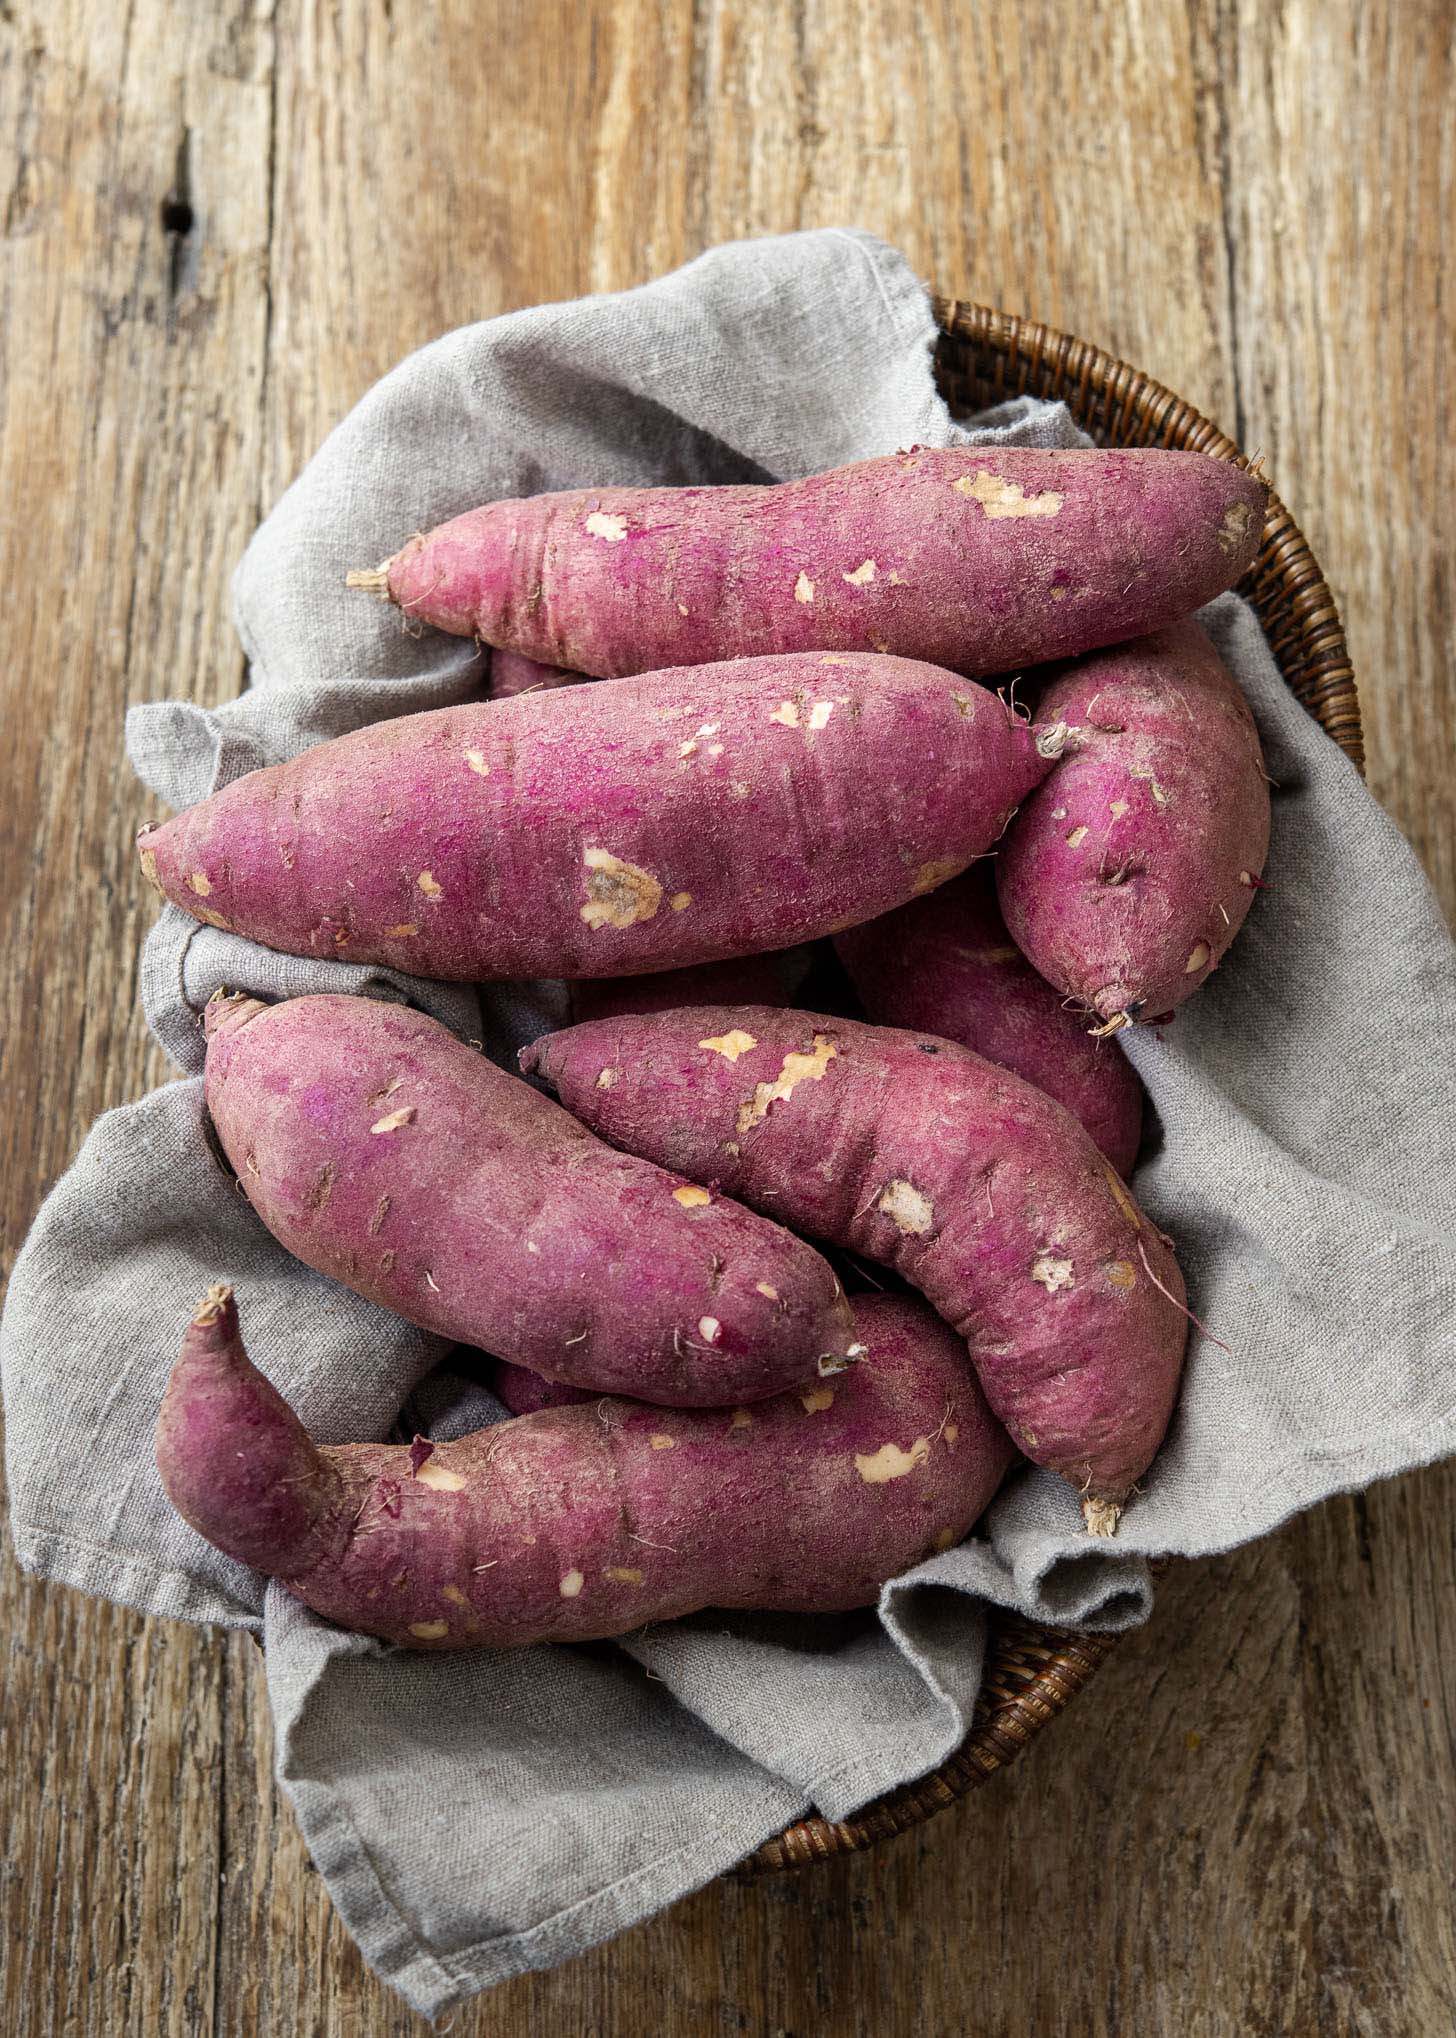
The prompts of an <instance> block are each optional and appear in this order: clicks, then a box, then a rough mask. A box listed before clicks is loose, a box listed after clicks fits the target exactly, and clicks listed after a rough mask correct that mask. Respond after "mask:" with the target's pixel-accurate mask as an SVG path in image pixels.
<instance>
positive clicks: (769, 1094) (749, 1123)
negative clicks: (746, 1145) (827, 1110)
mask: <svg viewBox="0 0 1456 2038" xmlns="http://www.w3.org/2000/svg"><path fill="white" fill-rule="evenodd" d="M838 1052H839V1050H838V1048H837V1047H836V1046H835V1045H834V1042H833V1041H832V1040H828V1039H826V1038H825V1036H824V1035H823V1034H822V1033H816V1034H815V1035H814V1046H813V1050H812V1052H811V1053H809V1054H795V1053H792V1052H791V1053H789V1054H786V1055H785V1056H784V1065H783V1067H782V1068H781V1069H780V1070H779V1072H778V1074H777V1075H776V1076H775V1077H774V1080H773V1081H772V1082H771V1083H760V1084H759V1085H758V1087H757V1088H756V1089H755V1091H754V1093H753V1095H752V1096H751V1097H750V1098H749V1099H748V1101H747V1103H746V1104H744V1105H743V1106H742V1107H741V1108H740V1110H739V1113H738V1126H737V1130H738V1134H739V1137H740V1138H741V1137H742V1135H743V1134H744V1133H745V1132H751V1131H752V1130H753V1128H754V1126H755V1125H759V1124H762V1122H763V1120H764V1119H765V1118H766V1117H767V1116H768V1113H769V1106H770V1105H772V1104H779V1103H783V1102H786V1101H787V1100H788V1099H789V1098H790V1097H792V1096H793V1094H794V1091H795V1090H796V1089H797V1088H798V1086H799V1084H800V1083H817V1082H820V1081H822V1079H823V1076H824V1071H825V1070H826V1069H827V1068H828V1066H829V1064H830V1062H832V1061H833V1059H834V1057H835V1055H836V1054H837V1053H838Z"/></svg>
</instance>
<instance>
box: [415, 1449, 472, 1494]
mask: <svg viewBox="0 0 1456 2038" xmlns="http://www.w3.org/2000/svg"><path fill="white" fill-rule="evenodd" d="M415 1484H416V1485H417V1486H428V1487H429V1488H430V1489H431V1490H432V1491H433V1492H435V1493H463V1492H464V1491H465V1481H464V1480H463V1479H462V1478H461V1476H460V1474H459V1473H458V1472H452V1471H451V1470H450V1468H449V1466H448V1465H437V1464H436V1463H435V1460H434V1459H433V1458H429V1459H427V1460H426V1462H425V1463H424V1464H423V1465H421V1467H420V1469H419V1471H418V1472H416V1474H415Z"/></svg>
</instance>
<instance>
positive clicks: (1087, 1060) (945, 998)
mask: <svg viewBox="0 0 1456 2038" xmlns="http://www.w3.org/2000/svg"><path fill="white" fill-rule="evenodd" d="M834 945H835V947H836V948H837V949H838V951H839V956H840V960H841V961H842V962H843V963H844V966H845V968H846V970H847V971H848V972H849V976H850V979H851V981H852V982H853V984H854V987H855V990H856V991H857V992H858V993H859V999H860V1003H861V1004H862V1005H863V1006H864V1008H865V1011H866V1012H867V1013H868V1015H869V1017H870V1018H871V1019H874V1020H877V1021H878V1022H879V1023H880V1024H881V1025H883V1026H908V1027H911V1028H913V1029H914V1030H915V1031H917V1032H921V1033H936V1034H939V1035H941V1037H942V1038H943V1039H946V1040H955V1041H959V1042H960V1044H961V1046H962V1047H969V1048H971V1049H973V1050H974V1052H975V1053H977V1054H979V1055H983V1056H984V1057H985V1059H986V1060H987V1061H994V1062H996V1063H997V1064H998V1065H999V1066H1000V1067H1001V1068H1004V1069H1010V1070H1011V1071H1012V1073H1013V1074H1014V1075H1018V1076H1021V1077H1022V1078H1023V1079H1024V1080H1025V1081H1026V1082H1028V1083H1034V1084H1035V1085H1036V1087H1037V1089H1039V1090H1045V1091H1046V1093H1047V1095H1048V1096H1049V1097H1055V1098H1056V1100H1057V1102H1058V1103H1059V1104H1065V1105H1066V1107H1067V1109H1068V1110H1069V1111H1070V1112H1071V1114H1072V1116H1073V1117H1074V1118H1076V1119H1078V1120H1079V1121H1080V1122H1081V1123H1082V1124H1083V1125H1084V1126H1085V1127H1086V1129H1087V1131H1088V1132H1089V1133H1090V1134H1091V1135H1092V1138H1093V1140H1094V1141H1095V1142H1096V1144H1097V1145H1098V1146H1099V1147H1100V1148H1101V1149H1102V1151H1103V1153H1105V1154H1106V1156H1107V1158H1108V1159H1109V1160H1110V1161H1111V1162H1112V1165H1113V1166H1114V1167H1115V1168H1116V1169H1117V1172H1118V1173H1119V1174H1120V1175H1128V1174H1130V1173H1131V1172H1132V1165H1133V1162H1134V1161H1135V1160H1136V1159H1137V1151H1138V1142H1139V1140H1140V1138H1141V1136H1142V1124H1143V1092H1142V1084H1141V1083H1140V1082H1139V1081H1138V1079H1137V1075H1136V1073H1135V1071H1134V1070H1133V1067H1132V1064H1131V1063H1130V1062H1129V1061H1128V1060H1127V1057H1126V1056H1125V1055H1123V1054H1122V1053H1120V1052H1119V1050H1118V1048H1117V1047H1116V1045H1115V1043H1113V1042H1112V1041H1110V1040H1097V1039H1094V1038H1093V1037H1092V1035H1091V1034H1089V1033H1088V1031H1087V1027H1086V1021H1085V1019H1083V1018H1082V1017H1081V1016H1080V1014H1079V1013H1078V1011H1077V1010H1075V1009H1074V1008H1073V1007H1071V1006H1069V1005H1068V1004H1067V1002H1066V1000H1065V999H1064V998H1063V997H1062V995H1061V993H1060V992H1059V991H1054V990H1053V989H1052V987H1051V985H1050V984H1049V983H1048V982H1047V981H1046V979H1045V978H1044V977H1042V976H1039V975H1038V974H1037V972H1036V971H1035V970H1034V969H1033V968H1032V966H1031V964H1030V963H1029V962H1028V961H1027V959H1026V957H1025V956H1024V955H1023V954H1022V953H1021V950H1020V949H1019V948H1018V947H1017V946H1016V944H1015V942H1014V941H1013V940H1012V939H1011V936H1010V935H1009V934H1008V933H1007V931H1006V923H1005V921H1004V920H1003V919H1002V918H1001V910H1000V907H999V906H998V905H997V903H996V876H995V871H994V869H993V867H992V864H991V862H990V861H989V860H987V861H984V862H981V863H978V864H976V865H974V867H973V868H972V869H970V870H968V871H965V872H964V873H963V874H962V875H961V876H960V877H958V878H952V880H951V881H950V883H949V884H947V885H942V886H940V888H939V889H938V890H937V891H934V892H932V893H931V894H930V896H929V897H928V898H924V899H914V900H912V901H911V903H910V904H909V905H908V906H901V907H900V909H899V911H898V912H894V913H886V914H885V915H884V916H883V918H881V919H879V920H870V921H868V922H867V923H866V924H865V925H864V926H863V927H854V928H851V929H850V931H849V932H848V933H846V934H840V935H838V936H836V938H835V943H834ZM683 1002H684V1003H686V1002H687V1000H686V999H684V1000H683ZM715 1002H716V1001H715ZM579 1016H581V1017H583V1018H584V1017H585V1016H586V1014H584V1013H583V1014H581V1015H579Z"/></svg>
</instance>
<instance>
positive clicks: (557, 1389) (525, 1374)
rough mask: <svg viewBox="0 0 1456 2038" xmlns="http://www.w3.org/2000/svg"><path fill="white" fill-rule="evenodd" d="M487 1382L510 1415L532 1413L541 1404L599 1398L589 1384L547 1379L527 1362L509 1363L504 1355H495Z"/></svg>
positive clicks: (562, 1405)
mask: <svg viewBox="0 0 1456 2038" xmlns="http://www.w3.org/2000/svg"><path fill="white" fill-rule="evenodd" d="M490 1386H491V1391H492V1393H493V1394H494V1395H495V1398H496V1400H497V1401H498V1402H499V1403H500V1404H501V1406H502V1408H506V1409H509V1410H510V1412H511V1414H512V1415H535V1414H537V1413H538V1411H539V1410H541V1409H543V1408H575V1407H576V1406H577V1404H578V1403H579V1402H582V1401H596V1400H597V1399H599V1396H597V1395H595V1394H593V1393H592V1391H591V1389H590V1388H589V1387H568V1386H567V1384H566V1382H565V1381H564V1380H547V1379H546V1378H544V1377H543V1375H542V1374H540V1373H533V1372H532V1371H531V1368H530V1367H529V1366H513V1365H512V1364H511V1363H510V1361H509V1360H508V1359H497V1360H496V1362H495V1364H494V1365H493V1366H492V1367H491V1371H490Z"/></svg>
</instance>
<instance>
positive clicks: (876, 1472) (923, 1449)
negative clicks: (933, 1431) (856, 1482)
mask: <svg viewBox="0 0 1456 2038" xmlns="http://www.w3.org/2000/svg"><path fill="white" fill-rule="evenodd" d="M929 1456H930V1439H929V1437H916V1439H915V1441H914V1443H913V1444H911V1446H910V1448H909V1450H908V1451H902V1450H901V1448H900V1446H899V1445H898V1444H881V1445H880V1448H879V1449H878V1450H877V1451H871V1452H869V1453H867V1454H866V1455H864V1456H861V1455H859V1454H858V1453H856V1455H855V1460H854V1468H855V1470H856V1471H857V1472H858V1473H859V1476H860V1478H861V1479H863V1480H864V1483H865V1485H866V1486H887V1485H888V1484H889V1483H890V1481H891V1480H892V1479H903V1478H904V1477H905V1475H906V1473H907V1472H913V1471H914V1470H915V1468H916V1466H917V1465H923V1464H924V1463H925V1461H926V1459H927V1458H928V1457H929Z"/></svg>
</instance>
